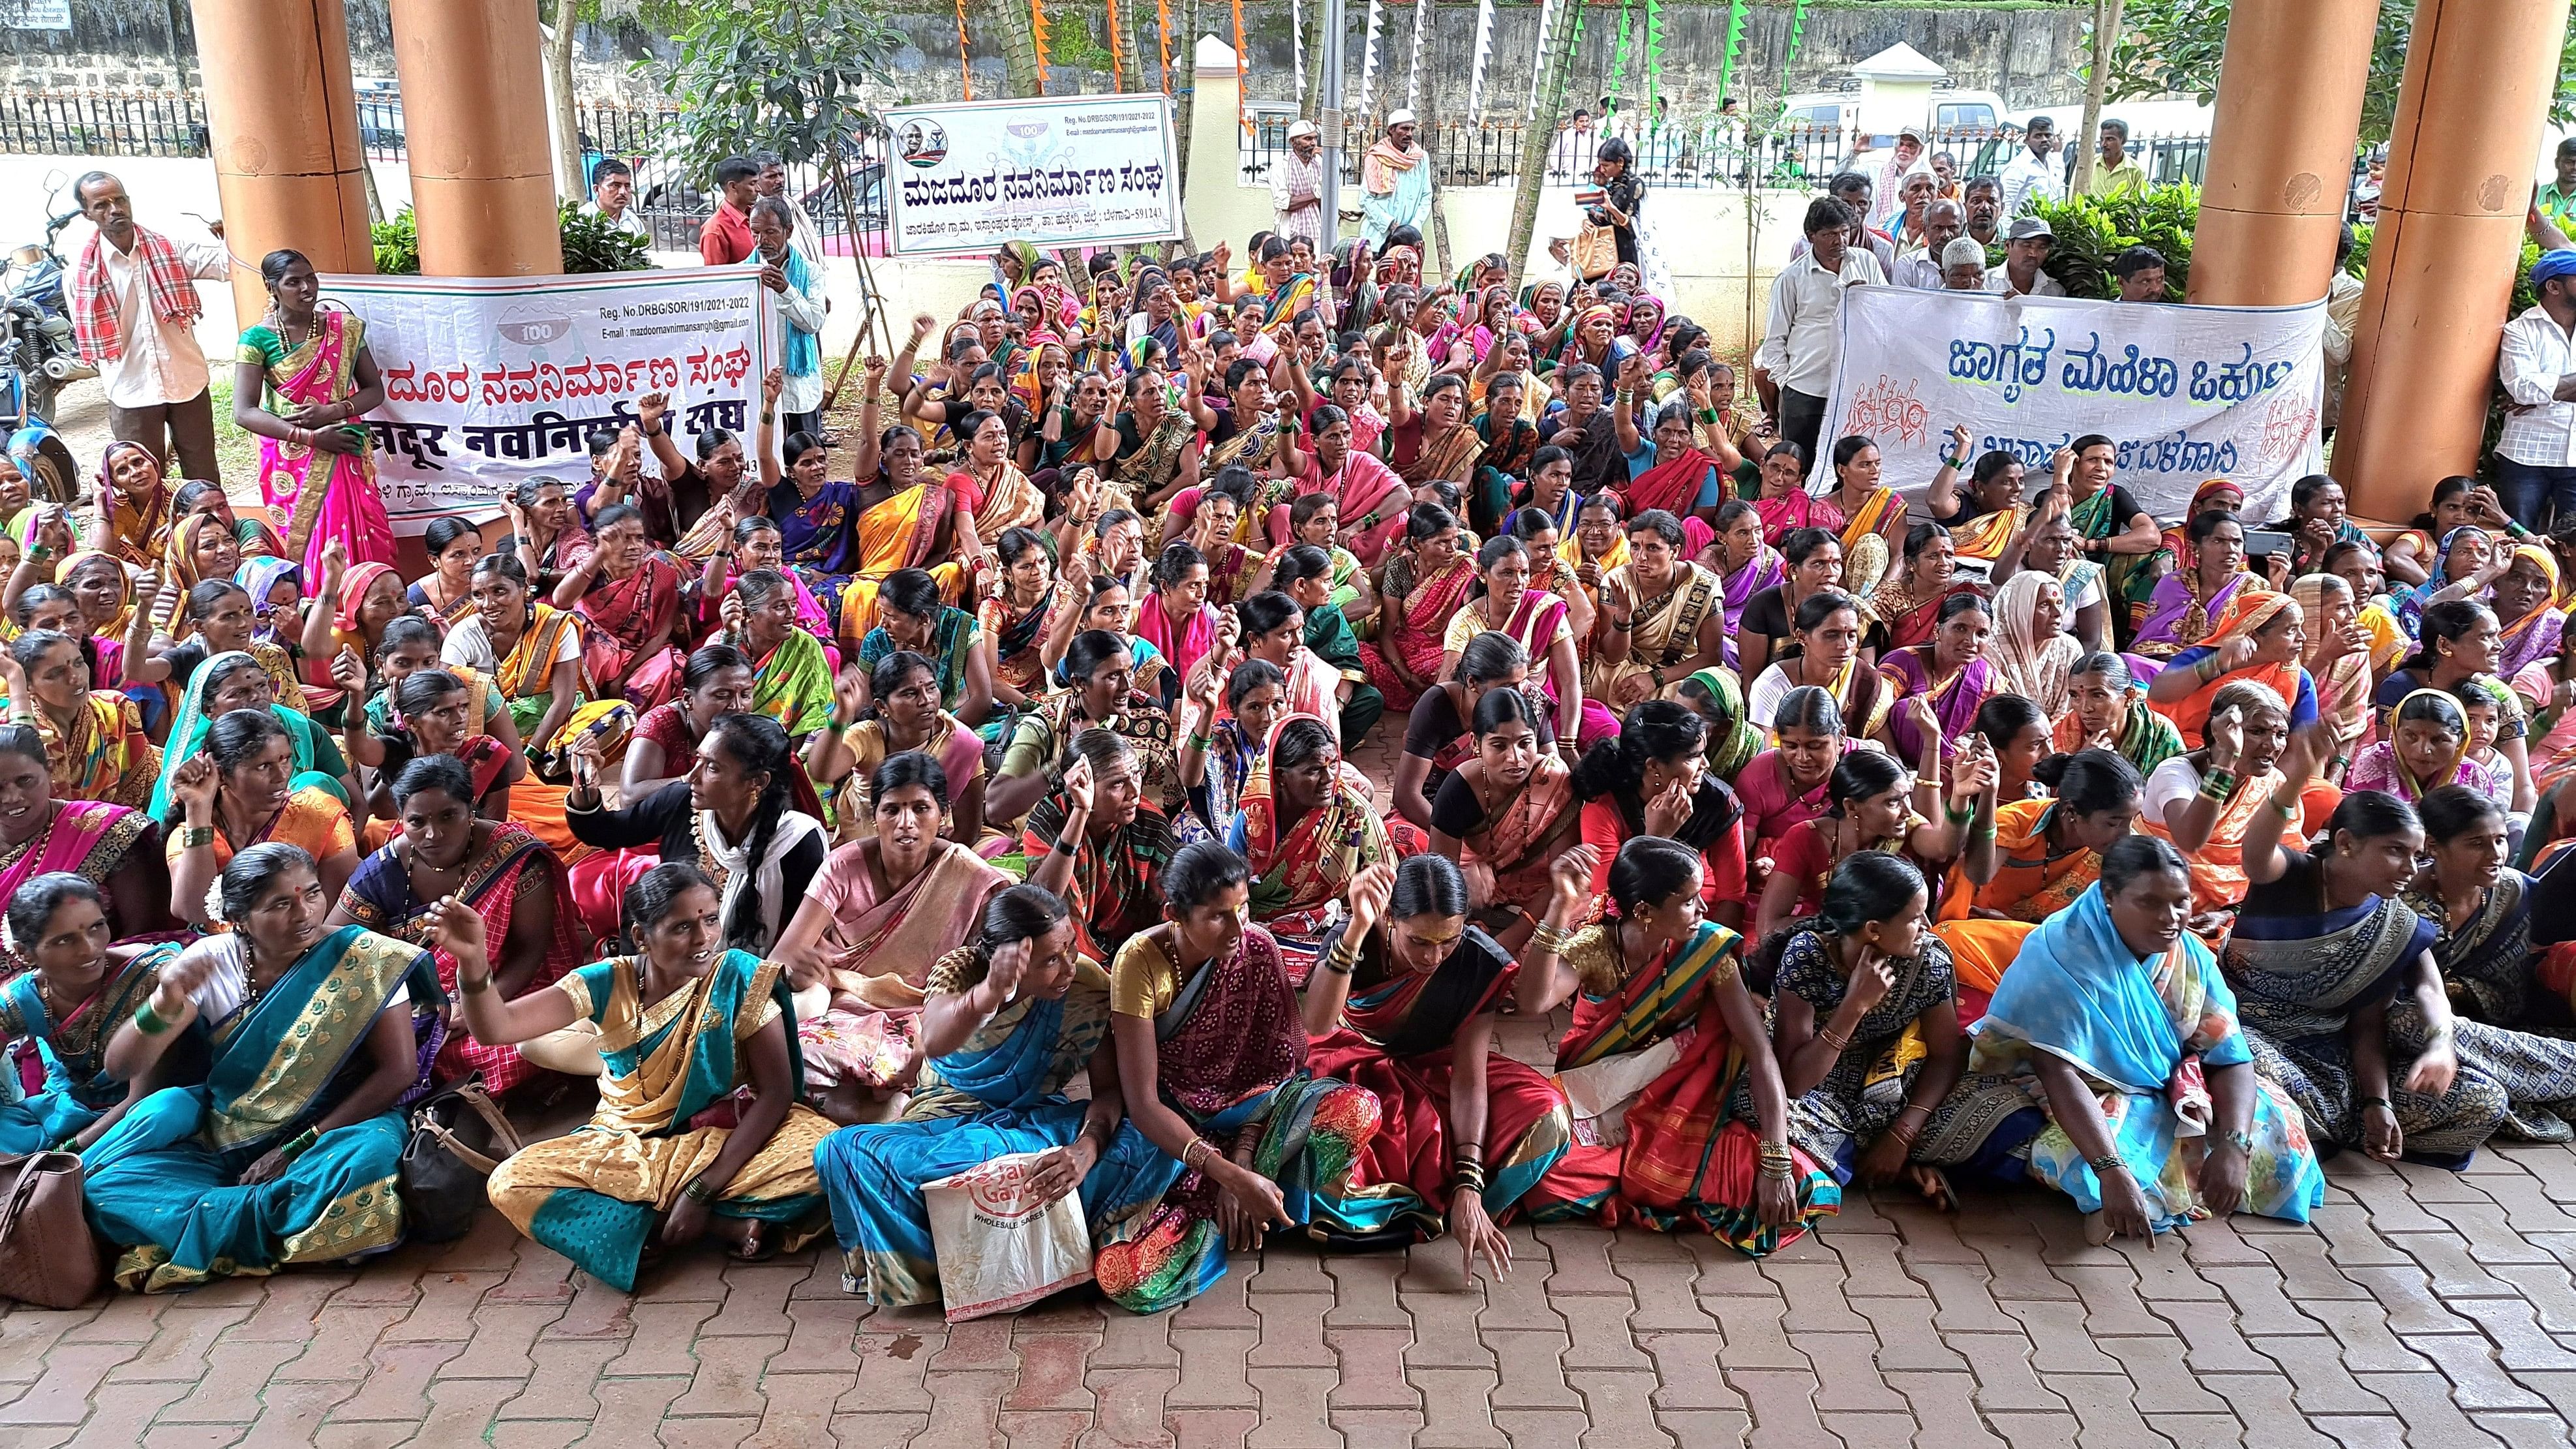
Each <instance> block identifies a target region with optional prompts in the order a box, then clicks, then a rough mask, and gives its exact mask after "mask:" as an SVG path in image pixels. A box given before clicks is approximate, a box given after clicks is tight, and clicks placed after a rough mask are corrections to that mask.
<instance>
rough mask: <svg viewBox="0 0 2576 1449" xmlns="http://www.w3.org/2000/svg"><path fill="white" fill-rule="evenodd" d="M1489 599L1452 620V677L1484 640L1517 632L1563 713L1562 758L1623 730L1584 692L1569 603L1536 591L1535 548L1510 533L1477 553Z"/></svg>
mask: <svg viewBox="0 0 2576 1449" xmlns="http://www.w3.org/2000/svg"><path fill="white" fill-rule="evenodd" d="M1476 571H1477V576H1478V577H1479V578H1480V579H1482V580H1483V582H1484V586H1485V591H1484V593H1483V594H1482V595H1476V594H1473V593H1472V592H1471V593H1470V595H1469V597H1468V599H1467V602H1466V603H1465V604H1464V605H1462V606H1461V607H1460V608H1459V610H1458V612H1457V613H1456V614H1455V615H1454V616H1452V617H1451V618H1450V620H1449V634H1448V637H1447V638H1446V639H1444V640H1442V641H1441V661H1440V662H1441V669H1440V672H1441V673H1442V674H1444V675H1446V674H1448V673H1450V672H1451V671H1453V670H1455V669H1456V668H1457V667H1458V657H1459V655H1461V654H1463V653H1464V652H1466V648H1467V644H1468V642H1469V641H1470V640H1472V639H1474V638H1475V637H1476V636H1477V635H1479V634H1484V633H1495V634H1509V635H1510V636H1512V638H1513V639H1515V640H1517V641H1519V643H1520V646H1521V648H1523V649H1525V650H1527V651H1528V652H1529V658H1530V673H1531V674H1532V675H1533V676H1535V677H1536V682H1537V687H1538V688H1537V692H1538V693H1539V695H1540V696H1542V697H1543V698H1545V699H1546V700H1547V702H1548V705H1549V707H1550V708H1552V709H1553V710H1554V711H1555V713H1556V743H1557V753H1558V754H1560V755H1563V756H1565V757H1566V758H1568V759H1572V758H1573V757H1574V754H1575V752H1576V750H1578V749H1589V748H1591V747H1592V746H1593V745H1594V744H1596V743H1598V742H1599V741H1601V740H1604V739H1607V738H1609V737H1610V736H1612V735H1615V734H1617V733H1618V732H1619V718H1618V716H1616V715H1614V714H1612V713H1611V712H1610V710H1609V707H1608V706H1606V705H1604V704H1602V703H1601V701H1599V700H1597V699H1588V698H1586V697H1585V696H1584V693H1583V664H1582V661H1581V659H1580V658H1578V657H1577V656H1576V654H1575V650H1574V627H1573V624H1572V623H1571V622H1570V618H1569V616H1570V613H1571V610H1569V609H1568V608H1567V606H1566V602H1565V600H1563V599H1560V598H1558V597H1557V596H1556V595H1554V594H1551V593H1549V592H1547V591H1546V590H1545V589H1534V588H1531V587H1530V586H1529V581H1530V573H1531V569H1530V557H1529V548H1528V546H1527V545H1525V544H1523V543H1522V542H1521V541H1520V540H1519V539H1517V538H1513V537H1512V536H1510V535H1509V534H1505V535H1502V536H1501V537H1497V538H1489V539H1487V540H1485V546H1484V547H1483V548H1480V549H1478V550H1476Z"/></svg>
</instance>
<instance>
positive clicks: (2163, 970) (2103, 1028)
mask: <svg viewBox="0 0 2576 1449" xmlns="http://www.w3.org/2000/svg"><path fill="white" fill-rule="evenodd" d="M1970 1030H1971V1031H1972V1032H1973V1033H1974V1035H1975V1039H1976V1041H1975V1046H1974V1049H1973V1051H1972V1052H1971V1054H1970V1056H1969V1059H1968V1074H1967V1075H1966V1076H1965V1077H1964V1078H1962V1079H1961V1080H1960V1082H1959V1085H1958V1086H1957V1087H1956V1088H1954V1089H1953V1090H1952V1091H1951V1093H1950V1095H1949V1097H1948V1098H1947V1099H1945V1100H1944V1101H1943V1102H1942V1104H1941V1106H1940V1107H1939V1108H1937V1109H1935V1111H1934V1112H1933V1114H1932V1118H1931V1120H1930V1121H1929V1122H1927V1123H1925V1124H1924V1128H1923V1133H1922V1136H1921V1138H1920V1139H1919V1140H1918V1141H1917V1143H1916V1145H1915V1156H1916V1157H1917V1158H1918V1159H1920V1160H1922V1161H1925V1162H1930V1163H1935V1164H1938V1165H1941V1166H1951V1167H1955V1166H1970V1165H1972V1166H1975V1167H1978V1168H1980V1169H1983V1170H1984V1171H1985V1172H1987V1173H1988V1174H1990V1175H2002V1176H2007V1177H2009V1176H2015V1175H2020V1174H2025V1173H2026V1174H2027V1175H2028V1176H2029V1177H2030V1178H2031V1179H2032V1180H2034V1181H2037V1182H2040V1183H2044V1184H2046V1185H2047V1186H2050V1187H2053V1188H2056V1189H2057V1190H2058V1191H2060V1192H2063V1193H2065V1194H2066V1195H2067V1196H2068V1197H2071V1198H2073V1199H2074V1200H2075V1206H2076V1208H2077V1210H2079V1211H2081V1212H2087V1213H2093V1212H2099V1211H2101V1210H2102V1182H2101V1179H2100V1178H2099V1177H2098V1176H2097V1175H2096V1174H2095V1172H2094V1170H2093V1167H2092V1165H2091V1164H2090V1163H2088V1162H2086V1161H2085V1159H2084V1154H2083V1152H2082V1151H2081V1150H2080V1149H2078V1148H2077V1147H2076V1145H2075V1142H2074V1140H2073V1139H2072V1138H2071V1137H2069V1136H2068V1135H2067V1133H2066V1129H2065V1128H2064V1127H2063V1126H2061V1125H2059V1124H2058V1122H2057V1121H2056V1115H2055V1110H2054V1109H2053V1108H2052V1107H2051V1106H2050V1104H2049V1098H2048V1093H2047V1091H2046V1090H2045V1088H2043V1087H2042V1086H2041V1084H2040V1080H2039V1076H2038V1072H2037V1070H2036V1068H2035V1067H2034V1066H2033V1064H2032V1063H2033V1059H2034V1058H2035V1057H2037V1056H2038V1055H2039V1054H2041V1053H2046V1054H2047V1055H2050V1056H2053V1057H2056V1058H2058V1059H2059V1060H2061V1061H2064V1062H2066V1063H2068V1064H2069V1065H2071V1066H2073V1067H2074V1068H2075V1069H2076V1071H2077V1072H2078V1074H2079V1075H2080V1076H2081V1077H2082V1078H2083V1081H2084V1085H2085V1087H2086V1089H2087V1090H2088V1091H2089V1092H2090V1093H2091V1094H2092V1096H2093V1099H2094V1101H2095V1102H2096V1103H2098V1104H2099V1105H2100V1107H2101V1109H2102V1117H2103V1120H2104V1122H2105V1123H2106V1124H2107V1125H2108V1126H2109V1128H2110V1137H2111V1145H2112V1148H2113V1150H2114V1151H2116V1152H2117V1153H2118V1154H2119V1156H2120V1160H2121V1161H2122V1162H2123V1163H2124V1164H2126V1165H2127V1168H2128V1172H2129V1176H2130V1178H2131V1179H2132V1180H2133V1181H2135V1182H2136V1183H2137V1185H2138V1187H2139V1189H2140V1190H2141V1191H2142V1192H2143V1193H2144V1194H2145V1196H2146V1198H2147V1207H2148V1212H2149V1221H2150V1225H2151V1226H2152V1227H2153V1228H2154V1230H2155V1231H2157V1232H2159V1233H2162V1232H2167V1231H2170V1230H2172V1229H2174V1228H2179V1227H2182V1226H2184V1225H2185V1224H2188V1223H2192V1222H2197V1221H2199V1220H2201V1219H2204V1218H2208V1217H2213V1216H2215V1217H2222V1218H2223V1217H2225V1216H2226V1215H2227V1214H2229V1213H2232V1212H2250V1213H2259V1214H2261V1215H2263V1216H2265V1217H2274V1218H2286V1219H2288V1220H2289V1221H2291V1222H2294V1223H2303V1222H2306V1221H2307V1220H2308V1215H2309V1214H2310V1213H2311V1212H2313V1211H2315V1210H2316V1209H2317V1208H2319V1207H2321V1206H2323V1205H2324V1203H2325V1196H2326V1181H2325V1172H2324V1170H2323V1169H2321V1168H2320V1167H2318V1166H2317V1154H2316V1150H2315V1148H2314V1147H2313V1146H2312V1145H2311V1143H2310V1141H2309V1137H2308V1126H2307V1123H2306V1121H2305V1119H2303V1118H2302V1117H2301V1115H2300V1112H2299V1108H2298V1106H2297V1105H2296V1104H2294V1103H2293V1102H2292V1101H2291V1100H2290V1099H2289V1097H2288V1096H2286V1095H2285V1094H2284V1093H2283V1092H2282V1091H2281V1089H2280V1087H2279V1086H2277V1085H2275V1084H2274V1083H2273V1082H2272V1081H2271V1080H2269V1079H2268V1078H2267V1076H2266V1075H2265V1074H2264V1073H2263V1072H2261V1071H2259V1070H2256V1071H2249V1072H2248V1073H2247V1074H2246V1075H2247V1077H2248V1086H2249V1089H2250V1090H2251V1091H2252V1093H2253V1095H2254V1118H2253V1123H2252V1127H2251V1136H2252V1138H2253V1146H2252V1148H2251V1149H2250V1151H2249V1152H2248V1153H2247V1164H2246V1173H2245V1197H2244V1200H2243V1201H2241V1202H2233V1203H2214V1202H2208V1201H2205V1200H2203V1199H2202V1198H2201V1197H2200V1195H2199V1193H2198V1191H2197V1190H2196V1189H2195V1187H2194V1185H2193V1182H2194V1177H2195V1174H2196V1172H2197V1168H2198V1163H2199V1160H2200V1156H2201V1153H2202V1151H2203V1150H2204V1147H2205V1144H2206V1141H2207V1138H2208V1136H2209V1134H2210V1133H2211V1132H2212V1131H2213V1130H2214V1128H2215V1123H2214V1122H2213V1121H2212V1109H2213V1103H2212V1102H2211V1100H2210V1094H2209V1089H2208V1088H2207V1087H2206V1086H2205V1085H2203V1078H2202V1073H2203V1072H2204V1071H2206V1070H2207V1069H2210V1068H2216V1067H2233V1066H2248V1065H2251V1064H2252V1063H2254V1061H2255V1052H2254V1049H2253V1046H2252V1044H2251V1043H2250V1042H2249V1041H2248V1040H2247V1038H2246V1035H2245V1033H2243V1032H2242V1031H2240V1030H2238V1028H2237V1018H2236V998H2235V995H2234V993H2232V992H2231V991H2229V990H2228V985H2227V980H2226V978H2225V977H2223V976H2221V975H2220V974H2219V971H2218V960H2217V958H2216V957H2214V956H2212V955H2211V954H2210V952H2209V948H2208V947H2207V946H2205V945H2202V944H2201V942H2200V939H2199V938H2198V937H2196V936H2194V935H2192V934H2191V933H2190V932H2188V931H2186V932H2184V933H2183V934H2182V935H2181V937H2180V938H2178V939H2177V940H2176V941H2175V942H2174V943H2173V945H2172V946H2171V947H2170V948H2168V949H2167V950H2166V951H2165V953H2164V954H2163V955H2162V956H2159V957H2157V958H2155V959H2153V960H2148V959H2145V958H2142V957H2140V956H2139V955H2138V954H2137V953H2135V952H2133V951H2131V950H2130V949H2129V948H2128V943H2127V942H2125V941H2123V940H2122V939H2121V938H2120V933H2119V931H2118V929H2117V928H2116V927H2114V926H2113V925H2112V923H2111V911H2110V906H2109V903H2108V902H2107V901H2106V900H2105V899H2104V897H2103V894H2102V890H2101V888H2100V887H2099V886H2095V887H2093V888H2092V889H2090V890H2087V891H2086V892H2085V893H2084V894H2083V895H2082V896H2081V897H2080V898H2078V899H2077V901H2076V902H2075V904H2074V906H2073V907H2071V908H2070V909H2068V910H2067V911H2066V912H2064V913H2063V914H2061V915H2058V916H2055V917H2053V918H2051V919H2050V920H2049V921H2048V922H2047V923H2046V924H2045V925H2042V926H2041V927H2040V928H2039V929H2038V931H2036V932H2035V933H2033V934H2032V936H2031V938H2030V940H2029V941H2028V942H2027V943H2025V944H2024V946H2023V948H2022V952H2021V955H2020V956H2019V957H2018V958H2017V959H2015V960H2014V962H2013V966H2012V969H2011V970H2010V971H2007V972H2005V973H2004V978H2003V982H2002V984H2001V985H2000V986H1998V987H1997V988H1996V990H1995V995H1994V1002H1993V1004H1992V1006H1990V1007H1989V1008H1988V1010H1987V1013H1986V1016H1985V1019H1984V1020H1982V1021H1980V1022H1978V1023H1977V1024H1976V1025H1975V1026H1974V1027H1972V1028H1970ZM2195 1139H2197V1140H2195Z"/></svg>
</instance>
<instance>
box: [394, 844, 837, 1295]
mask: <svg viewBox="0 0 2576 1449" xmlns="http://www.w3.org/2000/svg"><path fill="white" fill-rule="evenodd" d="M430 909H431V911H432V912H433V913H434V915H435V917H436V921H435V924H434V925H433V926H432V928H431V929H432V935H433V939H435V941H436V942H437V944H438V946H439V947H440V949H442V950H444V951H446V952H447V953H448V954H449V955H451V956H453V957H455V958H456V979H457V981H458V983H459V984H460V985H461V986H462V987H463V992H462V994H461V995H460V997H459V1000H460V1001H461V1002H462V1003H463V1006H464V1015H465V1023H466V1025H467V1026H468V1027H470V1028H471V1029H472V1030H473V1032H474V1039H475V1040H476V1041H479V1042H484V1043H487V1044H492V1045H499V1044H503V1043H509V1042H523V1041H527V1040H528V1039H530V1038H532V1037H537V1036H543V1035H545V1034H546V1033H548V1032H553V1031H560V1030H562V1029H563V1028H565V1027H568V1026H571V1025H572V1024H574V1023H575V1022H589V1023H591V1024H592V1025H594V1026H596V1027H597V1028H598V1030H599V1038H598V1040H599V1055H600V1059H601V1061H602V1062H603V1063H605V1065H606V1067H607V1071H606V1072H605V1073H604V1074H603V1075H602V1076H601V1077H600V1079H599V1088H600V1103H599V1110H598V1111H597V1112H596V1113H594V1114H592V1116H591V1119H590V1121H589V1122H587V1123H585V1124H583V1125H582V1126H581V1127H579V1128H576V1129H575V1130H574V1131H573V1132H572V1133H571V1134H570V1135H568V1136H563V1137H557V1138H554V1139H552V1140H550V1141H546V1142H539V1143H536V1144H534V1145H531V1146H529V1147H525V1148H522V1149H520V1151H519V1152H518V1153H517V1154H516V1155H514V1156H512V1157H511V1158H510V1159H509V1160H508V1161H506V1162H504V1163H502V1164H501V1166H500V1167H499V1168H498V1169H496V1170H495V1171H494V1172H493V1174H492V1180H491V1184H490V1188H489V1191H490V1194H491V1198H492V1205H493V1206H494V1207H497V1208H499V1209H500V1210H501V1214H502V1216H504V1217H506V1218H508V1219H509V1220H510V1223H511V1225H512V1226H514V1227H516V1228H517V1229H518V1230H519V1231H520V1232H523V1233H525V1234H527V1235H528V1236H529V1237H530V1238H533V1239H534V1240H536V1241H537V1242H540V1243H543V1244H545V1245H546V1246H547V1247H549V1248H552V1249H554V1250H555V1251H556V1252H559V1253H561V1254H563V1255H564V1256H565V1257H567V1258H570V1259H572V1260H573V1262H574V1263H576V1264H578V1265H580V1267H581V1268H582V1269H583V1270H584V1271H586V1272H588V1273H589V1274H591V1276H593V1277H595V1278H598V1279H599V1280H600V1281H601V1282H603V1283H606V1284H608V1285H609V1286H610V1287H613V1288H616V1289H618V1290H619V1291H620V1292H628V1293H631V1292H633V1291H634V1289H635V1274H636V1270H637V1269H638V1268H639V1267H640V1266H641V1265H642V1264H643V1262H644V1260H645V1258H646V1255H647V1253H648V1250H654V1249H671V1248H680V1247H685V1246H687V1245H689V1244H690V1243H693V1242H696V1241H698V1240H699V1239H701V1238H704V1237H710V1236H711V1237H714V1238H716V1239H717V1240H718V1241H720V1242H722V1243H724V1244H725V1245H726V1246H727V1247H728V1248H730V1249H731V1250H732V1253H733V1255H734V1256H735V1257H736V1258H737V1259H740V1260H744V1261H757V1260H760V1259H763V1258H767V1257H769V1256H771V1255H773V1254H775V1253H776V1252H778V1251H779V1250H780V1249H782V1248H784V1249H789V1250H792V1249H794V1248H796V1247H798V1246H801V1245H802V1244H803V1243H804V1242H805V1241H806V1240H807V1239H809V1238H811V1237H813V1236H814V1235H815V1234H816V1233H817V1232H819V1231H820V1230H821V1228H822V1226H823V1224H824V1222H825V1220H826V1215H825V1204H824V1200H823V1185H822V1182H821V1180H820V1179H818V1178H817V1177H815V1175H814V1149H815V1148H816V1147H817V1146H819V1145H820V1144H821V1143H822V1141H823V1138H824V1137H825V1136H826V1135H828V1134H829V1133H830V1132H831V1130H832V1125H831V1124H830V1123H829V1122H826V1121H824V1120H823V1119H822V1118H821V1117H819V1116H817V1115H816V1114H815V1113H814V1112H813V1111H812V1110H811V1109H809V1108H807V1107H806V1106H805V1105H804V1103H803V1102H802V1101H800V1100H799V1098H801V1097H802V1096H803V1079H804V1066H803V1063H802V1060H801V1059H800V1058H799V1056H798V1054H797V1049H796V1032H795V1024H796V1011H795V1007H794V1006H793V1005H792V1004H791V1003H790V1001H789V999H788V988H787V982H786V979H785V977H784V976H783V974H782V968H781V967H780V966H779V965H778V964H777V963H775V962H766V961H762V960H761V959H760V958H759V957H757V956H754V955H752V954H751V953H750V952H748V951H731V950H726V949H724V933H723V928H722V926H721V925H720V924H719V923H718V919H717V908H716V892H715V888H714V887H713V886H710V885H709V884H707V879H706V877H705V876H703V875H700V874H699V873H698V869H697V867H696V866H693V865H683V864H678V863H665V864H662V865H657V866H655V867H653V868H652V869H651V870H649V871H646V872H645V873H644V875H643V878H642V879H640V880H638V881H637V882H636V883H635V884H634V885H632V886H629V887H628V888H627V890H626V901H625V917H626V929H627V930H628V932H629V933H631V934H632V935H634V936H635V937H636V938H637V939H638V941H639V943H640V944H641V945H642V947H643V951H642V954H640V955H635V956H612V957H610V958H608V959H607V960H605V961H594V962H592V963H591V964H590V965H587V966H584V967H582V968H580V969H579V970H577V971H574V972H572V973H570V974H568V975H566V976H565V977H564V978H563V979H562V980H560V981H557V982H556V983H555V984H554V985H552V986H550V987H547V988H545V989H543V990H539V991H532V992H529V993H528V994H527V995H525V996H521V997H519V998H518V999H516V1000H513V1001H504V1000H502V999H501V993H499V992H497V991H495V990H493V989H492V968H491V965H490V962H489V960H488V958H487V956H486V954H485V947H484V939H483V936H484V933H483V918H482V917H481V916H480V915H479V914H477V913H476V912H475V911H474V909H473V908H472V907H471V906H466V905H462V904H460V903H458V902H455V901H440V902H439V903H438V904H437V905H435V906H432V907H431V908H430ZM744 1089H748V1095H747V1096H746V1095H745V1090H744Z"/></svg>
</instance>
